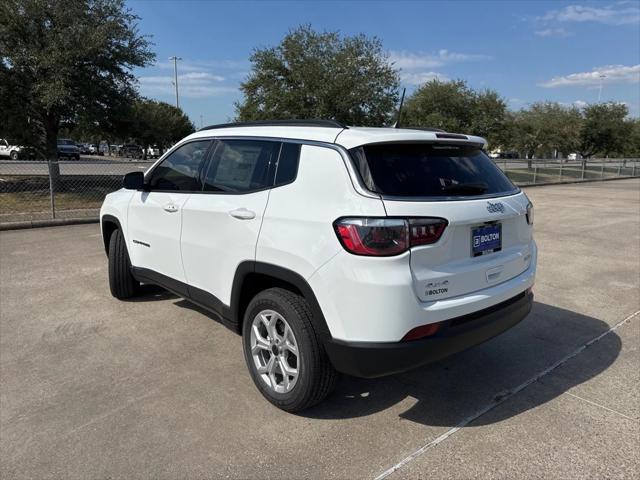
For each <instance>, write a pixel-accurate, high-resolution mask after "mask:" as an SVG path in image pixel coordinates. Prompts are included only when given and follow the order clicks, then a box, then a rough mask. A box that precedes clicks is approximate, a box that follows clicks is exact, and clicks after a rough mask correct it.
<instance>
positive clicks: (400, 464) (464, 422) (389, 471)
mask: <svg viewBox="0 0 640 480" xmlns="http://www.w3.org/2000/svg"><path fill="white" fill-rule="evenodd" d="M638 314H640V310H638V311H637V312H635V313H632V314H631V315H629V316H628V317H627V318H625V319H624V320H622V321H620V322H618V323H616V324H615V325H614V326H613V327H611V328H610V329H609V330H607V331H606V332H604V333H601V334H600V335H598V336H597V337H595V338H592V339H591V340H589V341H588V342H587V343H585V344H583V345H581V346H580V347H578V348H577V349H575V350H574V351H573V352H571V353H570V354H569V355H567V356H566V357H564V358H562V359H560V360H558V361H557V362H556V363H554V364H553V365H551V366H550V367H549V368H546V369H545V370H543V371H541V372H540V373H538V374H536V375H534V376H533V377H531V378H530V379H529V380H527V381H525V382H523V383H521V384H520V385H518V386H517V387H515V388H513V389H511V390H509V391H508V392H507V393H506V394H505V395H502V396H501V397H500V398H499V399H498V400H495V401H493V402H491V403H489V404H488V405H486V406H485V407H483V408H482V409H480V410H478V411H477V412H475V413H474V414H472V415H470V416H468V417H466V418H465V419H464V420H462V421H461V422H460V423H459V424H458V425H456V426H455V427H453V428H451V429H450V430H447V431H446V432H444V433H443V434H442V435H440V436H439V437H438V438H436V439H435V440H432V441H431V442H429V443H427V444H426V445H423V446H422V447H420V448H419V449H418V450H416V451H415V452H413V453H412V454H411V455H409V456H407V457H405V458H403V459H402V460H400V461H399V462H398V463H396V464H395V465H394V466H393V467H391V468H389V469H387V470H385V471H384V472H382V473H381V474H380V475H378V476H377V477H375V480H382V479H383V478H387V477H388V476H389V475H391V474H392V473H394V472H396V471H398V470H399V469H400V468H402V467H403V466H405V465H406V464H408V463H409V462H411V461H412V460H414V459H416V458H417V457H419V456H420V455H422V454H423V453H424V452H426V451H427V450H430V449H432V448H433V447H436V446H437V445H438V444H440V443H442V442H444V441H445V440H446V439H447V438H449V437H450V436H451V435H453V434H454V433H456V432H457V431H458V430H461V429H462V428H464V427H466V426H467V425H469V424H470V423H471V422H473V421H474V420H476V419H477V418H479V417H481V416H482V415H484V414H485V413H487V412H489V411H490V410H493V409H494V408H495V407H497V406H498V405H500V404H501V403H503V402H505V401H506V400H507V399H509V398H511V397H513V396H514V395H515V394H516V393H518V392H520V391H522V390H524V389H525V388H527V387H528V386H529V385H531V384H532V383H535V382H537V381H538V380H540V379H541V378H542V377H544V376H546V375H548V374H549V373H551V372H552V371H553V370H555V369H556V368H558V367H559V366H561V365H563V364H564V363H566V362H568V361H569V360H571V359H572V358H573V357H575V356H576V355H578V354H580V353H581V352H583V351H584V350H585V349H586V348H588V347H590V346H591V345H593V344H594V343H596V342H598V341H600V340H602V338H604V337H605V336H607V335H609V334H610V333H611V332H614V331H615V330H617V329H618V328H619V327H621V326H622V325H624V324H625V323H627V322H629V321H631V319H632V318H633V317H635V316H636V315H638ZM574 396H575V395H574ZM590 403H592V402H590ZM616 413H618V412H616Z"/></svg>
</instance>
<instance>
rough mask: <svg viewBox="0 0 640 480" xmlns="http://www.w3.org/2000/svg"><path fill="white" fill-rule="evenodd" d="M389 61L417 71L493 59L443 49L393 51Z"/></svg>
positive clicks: (486, 56)
mask: <svg viewBox="0 0 640 480" xmlns="http://www.w3.org/2000/svg"><path fill="white" fill-rule="evenodd" d="M389 60H391V62H392V63H393V64H394V66H395V67H397V68H401V69H406V70H415V69H419V68H434V67H442V66H444V65H449V64H451V63H461V62H472V61H480V60H491V57H490V56H488V55H478V54H473V53H456V52H450V51H449V50H444V49H443V50H439V51H438V52H436V53H413V52H407V51H391V52H390V53H389Z"/></svg>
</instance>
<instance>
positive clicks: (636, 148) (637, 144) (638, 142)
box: [620, 118, 640, 158]
mask: <svg viewBox="0 0 640 480" xmlns="http://www.w3.org/2000/svg"><path fill="white" fill-rule="evenodd" d="M627 128H628V129H629V139H628V140H627V141H626V142H625V143H624V147H623V148H622V151H621V152H620V153H621V155H622V156H625V157H627V158H640V118H632V119H629V120H627Z"/></svg>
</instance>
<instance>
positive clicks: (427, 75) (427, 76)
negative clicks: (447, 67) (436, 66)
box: [400, 71, 449, 85]
mask: <svg viewBox="0 0 640 480" xmlns="http://www.w3.org/2000/svg"><path fill="white" fill-rule="evenodd" d="M400 78H401V79H402V81H403V82H404V83H406V84H407V85H422V84H423V83H426V82H429V81H431V80H440V81H441V82H447V81H449V78H448V77H447V76H446V75H443V74H442V73H438V72H404V71H402V72H400Z"/></svg>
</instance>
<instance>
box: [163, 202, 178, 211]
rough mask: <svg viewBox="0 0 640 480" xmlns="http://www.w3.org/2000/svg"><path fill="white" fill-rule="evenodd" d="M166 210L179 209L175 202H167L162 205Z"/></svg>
mask: <svg viewBox="0 0 640 480" xmlns="http://www.w3.org/2000/svg"><path fill="white" fill-rule="evenodd" d="M162 208H163V210H164V211H165V212H169V213H173V212H177V211H178V207H177V206H176V205H174V204H173V203H167V204H166V205H165V206H163V207H162Z"/></svg>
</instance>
